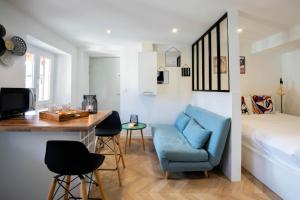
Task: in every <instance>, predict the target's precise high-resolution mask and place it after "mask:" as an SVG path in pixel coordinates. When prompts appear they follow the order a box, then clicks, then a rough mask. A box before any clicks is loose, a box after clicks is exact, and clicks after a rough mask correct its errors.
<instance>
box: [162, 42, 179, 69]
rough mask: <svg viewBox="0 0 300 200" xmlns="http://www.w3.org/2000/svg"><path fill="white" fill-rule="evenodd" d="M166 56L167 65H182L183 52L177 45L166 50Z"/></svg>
mask: <svg viewBox="0 0 300 200" xmlns="http://www.w3.org/2000/svg"><path fill="white" fill-rule="evenodd" d="M165 58H166V67H180V66H181V52H180V51H179V50H178V49H176V48H175V47H171V48H169V49H168V50H167V51H166V52H165Z"/></svg>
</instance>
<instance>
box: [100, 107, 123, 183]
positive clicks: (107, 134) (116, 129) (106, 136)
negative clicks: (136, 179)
mask: <svg viewBox="0 0 300 200" xmlns="http://www.w3.org/2000/svg"><path fill="white" fill-rule="evenodd" d="M121 131H122V124H121V120H120V116H119V113H118V112H117V111H113V112H112V114H111V115H110V116H108V117H107V118H106V119H104V120H103V121H102V122H101V123H100V124H99V125H98V126H96V129H95V135H96V136H97V140H96V152H99V150H100V148H104V147H105V146H106V147H107V148H108V149H110V150H111V151H113V153H110V152H109V154H105V153H104V154H103V153H102V154H103V155H110V156H112V155H114V156H115V160H116V166H115V167H113V168H109V169H105V170H111V171H117V172H118V178H119V185H120V186H121V185H122V182H121V176H120V169H119V161H120V160H121V161H122V164H123V168H125V162H124V158H123V154H122V150H121V146H120V141H119V138H120V137H119V136H120V133H121ZM110 141H112V143H113V147H111V144H110ZM116 145H117V146H116ZM103 152H105V151H103ZM118 152H119V153H118ZM99 170H101V169H99Z"/></svg>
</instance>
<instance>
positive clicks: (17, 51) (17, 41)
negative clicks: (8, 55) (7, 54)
mask: <svg viewBox="0 0 300 200" xmlns="http://www.w3.org/2000/svg"><path fill="white" fill-rule="evenodd" d="M11 42H12V43H13V44H14V48H13V50H12V53H13V54H14V55H17V56H24V55H25V53H26V51H27V45H26V42H25V41H24V40H23V39H22V38H20V37H19V36H13V37H12V38H11Z"/></svg>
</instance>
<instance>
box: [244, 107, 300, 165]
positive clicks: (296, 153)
mask: <svg viewBox="0 0 300 200" xmlns="http://www.w3.org/2000/svg"><path fill="white" fill-rule="evenodd" d="M242 138H243V144H248V145H251V146H253V147H255V148H256V149H258V150H261V151H264V153H266V154H268V155H270V156H272V157H273V158H275V159H276V160H278V162H281V163H283V164H286V165H288V166H290V167H292V168H295V169H297V170H300V117H296V116H292V115H287V114H279V113H278V114H261V115H257V114H253V115H243V117H242Z"/></svg>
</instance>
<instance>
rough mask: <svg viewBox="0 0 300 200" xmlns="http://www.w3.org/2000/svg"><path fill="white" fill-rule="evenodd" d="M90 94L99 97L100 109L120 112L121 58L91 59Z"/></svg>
mask: <svg viewBox="0 0 300 200" xmlns="http://www.w3.org/2000/svg"><path fill="white" fill-rule="evenodd" d="M89 71H90V72H89V75H90V81H89V82H90V84H89V89H90V94H96V95H97V101H98V109H100V110H116V111H118V112H120V58H117V57H102V58H90V70H89Z"/></svg>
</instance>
